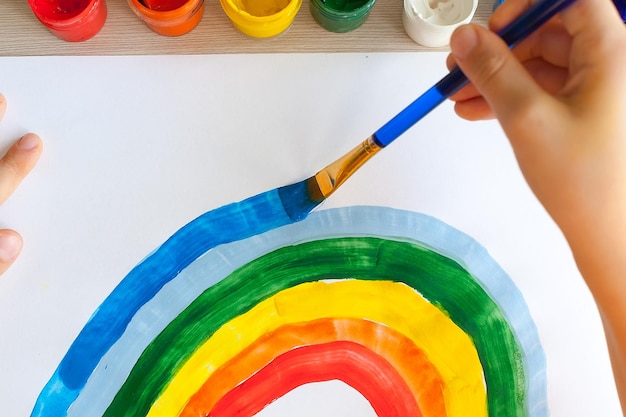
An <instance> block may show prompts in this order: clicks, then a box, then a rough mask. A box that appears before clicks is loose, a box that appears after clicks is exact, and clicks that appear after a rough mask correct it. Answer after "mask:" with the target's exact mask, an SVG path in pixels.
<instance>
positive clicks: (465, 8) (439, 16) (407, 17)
mask: <svg viewBox="0 0 626 417" xmlns="http://www.w3.org/2000/svg"><path fill="white" fill-rule="evenodd" d="M476 7H478V0H404V13H403V15H402V24H403V25H404V30H405V31H406V33H407V35H409V37H410V38H411V39H413V40H414V41H415V42H417V43H419V44H421V45H424V46H428V47H441V46H446V45H448V44H449V43H450V36H451V35H452V32H453V31H454V29H456V28H457V27H458V26H460V25H462V24H465V23H469V22H470V21H471V20H472V17H474V13H475V12H476Z"/></svg>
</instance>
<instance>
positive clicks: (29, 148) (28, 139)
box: [0, 133, 43, 204]
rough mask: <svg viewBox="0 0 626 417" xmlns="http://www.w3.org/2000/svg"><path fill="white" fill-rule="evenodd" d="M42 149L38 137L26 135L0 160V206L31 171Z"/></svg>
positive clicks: (31, 134)
mask: <svg viewBox="0 0 626 417" xmlns="http://www.w3.org/2000/svg"><path fill="white" fill-rule="evenodd" d="M42 148H43V146H42V143H41V139H40V138H39V136H37V135H35V134H33V133H28V134H26V135H24V136H23V137H22V138H21V139H20V140H19V141H17V142H16V143H15V144H13V146H11V148H10V149H9V150H8V151H7V153H6V154H5V155H4V156H3V157H2V158H0V204H2V203H4V202H5V201H6V200H7V198H9V196H10V195H11V194H12V193H13V191H15V189H16V188H17V186H18V185H19V184H20V182H22V180H23V179H24V177H25V176H26V175H27V174H28V173H29V172H30V171H31V170H32V169H33V167H34V166H35V164H36V163H37V160H38V159H39V156H40V155H41V151H42Z"/></svg>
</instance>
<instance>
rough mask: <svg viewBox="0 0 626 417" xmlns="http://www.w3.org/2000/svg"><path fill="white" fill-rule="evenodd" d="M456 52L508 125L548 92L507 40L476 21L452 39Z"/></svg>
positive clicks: (504, 124) (491, 104) (452, 48)
mask: <svg viewBox="0 0 626 417" xmlns="http://www.w3.org/2000/svg"><path fill="white" fill-rule="evenodd" d="M450 49H451V52H452V56H453V57H454V59H455V60H456V62H457V64H458V66H459V67H460V68H461V70H462V71H463V73H464V74H465V75H466V76H467V78H468V79H469V80H470V81H471V82H472V84H473V85H474V87H475V88H476V89H477V90H478V92H479V93H480V94H481V95H482V96H483V98H484V99H485V100H486V101H487V103H488V104H489V106H490V107H491V109H492V111H493V112H494V114H495V116H496V117H497V118H498V120H499V121H500V123H502V124H503V126H504V127H506V125H507V124H509V123H510V122H512V121H513V120H514V118H515V117H519V116H520V115H523V114H526V112H525V111H523V110H528V108H529V107H528V106H531V105H532V104H533V103H535V102H536V98H537V97H539V96H540V95H542V94H544V92H543V90H541V87H539V86H538V85H537V84H536V83H535V81H534V80H533V79H532V77H531V76H530V75H529V74H528V72H527V71H526V70H525V68H524V67H523V66H522V64H521V63H520V62H519V61H518V60H517V58H515V56H514V55H513V53H512V52H511V51H510V50H509V48H508V46H507V45H506V44H505V42H504V41H503V40H502V39H500V37H499V36H497V35H496V34H495V33H493V32H491V31H489V30H487V29H485V28H482V27H480V26H476V25H464V26H461V27H459V28H458V29H457V30H456V31H455V32H454V33H453V34H452V37H451V39H450Z"/></svg>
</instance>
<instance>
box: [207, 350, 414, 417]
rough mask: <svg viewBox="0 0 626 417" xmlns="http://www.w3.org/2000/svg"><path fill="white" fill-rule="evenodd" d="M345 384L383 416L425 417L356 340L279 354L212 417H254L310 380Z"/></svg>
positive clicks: (388, 369)
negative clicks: (334, 381)
mask: <svg viewBox="0 0 626 417" xmlns="http://www.w3.org/2000/svg"><path fill="white" fill-rule="evenodd" d="M331 380H340V381H343V382H345V383H346V384H348V385H350V386H351V387H352V388H354V389H356V390H357V391H358V392H360V393H361V395H363V396H364V397H365V398H366V399H367V400H368V401H369V402H370V404H371V405H372V408H373V409H374V411H375V412H376V415H377V416H378V417H391V416H394V417H398V416H406V417H409V416H411V417H421V416H422V412H421V410H420V409H419V407H418V405H417V403H416V401H415V398H413V395H412V393H411V390H410V389H409V387H408V386H407V384H406V383H405V381H404V380H403V379H402V377H401V376H400V374H399V373H398V372H397V371H396V370H395V369H394V368H393V366H391V364H390V363H389V362H387V361H386V360H385V359H384V358H382V357H381V356H379V355H377V354H375V353H374V352H372V351H371V350H369V349H367V348H366V347H364V346H362V345H359V344H357V343H353V342H347V341H337V342H330V343H323V344H318V345H309V346H302V347H299V348H296V349H293V350H291V351H289V352H286V353H284V354H282V355H280V356H277V357H276V358H275V359H274V360H273V361H271V362H270V363H269V364H267V365H266V366H265V367H263V368H262V369H261V370H259V371H258V372H257V373H256V374H254V375H253V376H251V377H250V378H249V379H247V380H246V381H244V382H243V383H241V384H240V385H238V386H237V387H235V388H233V389H232V390H231V391H229V392H228V393H227V394H226V395H225V396H223V397H222V398H221V399H220V400H219V401H218V402H217V404H215V407H213V409H212V410H211V412H210V413H209V414H208V415H209V416H210V417H235V416H236V417H251V416H254V415H255V414H257V413H258V412H259V411H261V410H262V409H263V408H264V407H265V406H267V405H268V404H270V403H271V402H272V401H274V400H276V399H278V398H280V397H282V396H284V395H285V394H287V393H288V392H289V391H291V390H293V389H295V388H297V387H299V386H301V385H304V384H306V383H310V382H321V381H331Z"/></svg>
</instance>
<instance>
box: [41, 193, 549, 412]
mask: <svg viewBox="0 0 626 417" xmlns="http://www.w3.org/2000/svg"><path fill="white" fill-rule="evenodd" d="M264 198H268V197H267V196H266V195H263V194H262V195H260V196H258V197H257V199H256V200H255V198H254V197H253V198H252V200H250V199H249V200H246V201H245V202H242V203H235V204H232V205H229V206H224V207H222V208H219V209H216V210H213V211H210V212H208V213H206V214H204V215H203V216H200V217H199V218H198V219H196V220H194V221H192V222H191V223H189V224H187V225H186V226H184V227H183V228H182V229H180V230H179V231H178V232H177V233H175V234H174V235H173V236H172V237H171V238H170V239H169V240H168V241H166V242H165V243H164V244H163V245H162V246H161V247H159V248H158V249H156V250H155V251H154V252H153V253H152V254H150V255H149V256H147V257H146V258H145V259H144V260H143V261H142V262H140V263H139V264H138V265H137V266H136V267H135V268H134V269H133V270H132V271H131V272H130V273H129V274H128V275H127V276H126V277H125V278H124V279H123V280H122V281H121V282H120V284H119V285H118V286H117V288H116V289H115V290H114V291H113V292H112V293H111V294H110V295H109V297H108V298H107V299H106V300H105V301H104V302H103V303H102V305H101V306H100V307H99V308H98V309H97V310H96V312H95V313H94V314H93V316H92V317H91V319H90V320H89V321H88V322H87V324H86V325H85V327H84V328H83V330H82V331H81V332H80V334H79V335H78V337H77V338H76V340H75V341H74V343H73V344H72V345H71V347H70V348H69V350H68V352H67V354H66V355H65V357H64V358H63V360H62V362H61V363H60V364H59V366H58V368H57V369H56V371H55V373H54V375H53V376H52V377H51V379H50V381H49V382H48V383H47V385H46V386H45V387H44V389H43V390H42V392H41V393H40V395H39V398H38V400H37V402H36V404H35V406H34V409H33V412H32V416H33V417H52V416H54V417H58V416H74V417H85V416H106V417H120V416H129V417H130V416H135V417H138V416H150V417H192V416H193V417H198V416H214V417H226V416H240V417H251V416H254V415H255V414H257V413H258V412H260V411H261V410H263V409H264V408H265V407H266V406H268V405H269V404H271V403H272V402H273V401H276V400H277V399H279V398H281V397H283V396H285V395H286V394H288V393H289V392H291V391H292V390H294V389H296V388H298V387H300V386H303V385H305V384H309V383H315V382H322V381H333V380H337V381H341V382H343V383H345V384H347V385H349V386H350V387H352V388H354V389H355V390H356V391H358V393H359V394H360V395H361V396H362V397H363V398H365V399H366V400H367V401H368V402H369V404H370V405H371V407H372V409H373V410H374V412H375V413H376V414H377V415H378V416H379V417H391V416H397V417H409V416H411V417H416V416H417V417H487V416H489V417H496V416H497V417H506V416H510V417H513V416H515V417H524V416H533V417H545V416H548V414H549V413H548V407H547V400H546V377H545V358H544V353H543V349H542V347H541V344H540V341H539V337H538V334H537V330H536V327H535V324H534V322H533V320H532V318H531V316H530V314H529V311H528V309H527V307H526V303H525V301H524V299H523V297H522V295H521V293H520V292H519V290H518V289H517V287H516V286H515V285H514V283H513V281H512V280H511V279H510V278H509V277H508V275H507V274H506V273H505V272H504V271H503V270H502V269H501V268H500V267H499V266H498V264H497V263H496V262H495V261H494V260H493V259H492V258H491V257H490V256H489V254H488V252H487V251H486V250H485V249H484V248H483V247H482V246H481V245H479V244H478V243H477V242H476V241H474V240H473V239H472V238H470V237H469V236H467V235H465V234H464V233H462V232H460V231H458V230H456V229H454V228H452V227H451V226H448V225H446V224H444V223H442V222H441V221H439V220H437V219H435V218H433V217H430V216H427V215H423V214H418V213H414V212H409V211H403V210H397V209H391V208H386V207H369V206H368V207H363V206H355V207H344V208H338V209H327V210H320V211H317V212H314V213H313V214H311V215H310V216H309V217H308V218H307V219H305V220H303V221H300V222H295V223H294V222H293V221H289V220H288V219H286V218H285V215H284V213H277V212H275V211H273V210H274V209H273V208H272V207H274V205H273V204H269V203H268V201H264V200H263V199H264ZM270 198H271V197H270ZM259 199H260V200H259Z"/></svg>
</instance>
